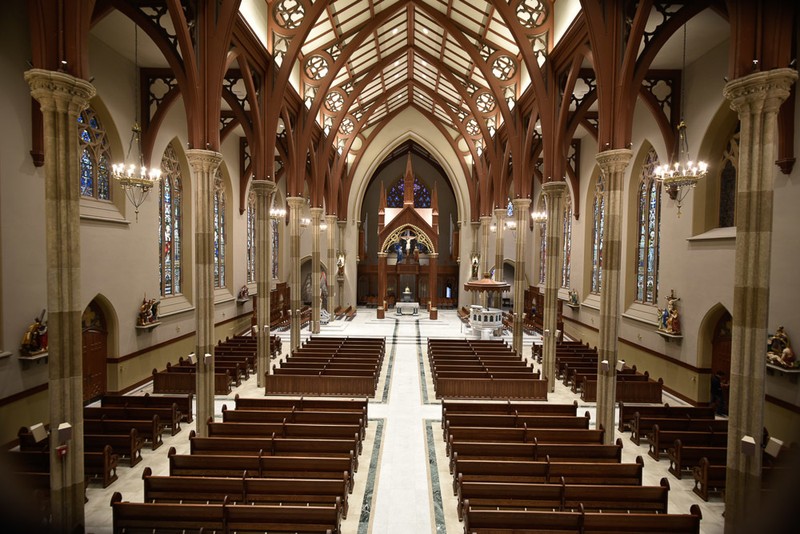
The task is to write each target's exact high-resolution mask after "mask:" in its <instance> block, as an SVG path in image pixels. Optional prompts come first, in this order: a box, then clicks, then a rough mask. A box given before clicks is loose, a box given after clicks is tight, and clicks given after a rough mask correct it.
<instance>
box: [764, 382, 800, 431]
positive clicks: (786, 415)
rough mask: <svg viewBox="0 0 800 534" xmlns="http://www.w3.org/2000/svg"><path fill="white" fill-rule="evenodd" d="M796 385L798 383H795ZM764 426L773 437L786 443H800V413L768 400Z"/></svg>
mask: <svg viewBox="0 0 800 534" xmlns="http://www.w3.org/2000/svg"><path fill="white" fill-rule="evenodd" d="M795 386H796V384H795ZM764 427H765V428H766V429H767V430H768V431H769V435H770V436H772V437H773V438H776V439H779V440H781V441H783V443H784V444H785V445H787V446H788V445H789V444H790V443H800V414H798V413H797V412H796V411H791V410H787V409H786V408H784V407H783V406H779V405H777V404H774V403H772V402H769V401H767V402H766V403H764Z"/></svg>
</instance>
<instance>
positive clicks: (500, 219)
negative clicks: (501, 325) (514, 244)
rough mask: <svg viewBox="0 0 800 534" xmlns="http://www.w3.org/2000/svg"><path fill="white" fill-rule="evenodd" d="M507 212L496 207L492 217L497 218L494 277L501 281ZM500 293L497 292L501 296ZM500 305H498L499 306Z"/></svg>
mask: <svg viewBox="0 0 800 534" xmlns="http://www.w3.org/2000/svg"><path fill="white" fill-rule="evenodd" d="M506 215H507V212H506V208H502V209H501V208H497V209H495V210H494V217H495V219H497V232H495V233H496V234H497V235H496V239H495V245H494V279H495V281H499V282H502V281H503V256H504V254H503V252H504V250H503V234H504V233H505V222H504V221H505V218H506ZM502 296H503V295H502V293H501V294H498V297H499V298H502ZM499 307H500V306H498V308H499Z"/></svg>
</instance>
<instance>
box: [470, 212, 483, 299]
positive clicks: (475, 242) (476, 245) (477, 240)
mask: <svg viewBox="0 0 800 534" xmlns="http://www.w3.org/2000/svg"><path fill="white" fill-rule="evenodd" d="M469 224H470V226H471V227H472V256H473V257H475V256H477V257H478V273H477V276H476V278H480V277H481V276H483V273H482V271H481V260H480V257H481V223H480V222H479V221H470V223H469ZM470 262H472V258H470ZM470 270H472V263H470ZM470 278H472V273H470ZM469 294H470V304H477V302H476V301H477V300H478V295H477V292H475V291H470V293H469Z"/></svg>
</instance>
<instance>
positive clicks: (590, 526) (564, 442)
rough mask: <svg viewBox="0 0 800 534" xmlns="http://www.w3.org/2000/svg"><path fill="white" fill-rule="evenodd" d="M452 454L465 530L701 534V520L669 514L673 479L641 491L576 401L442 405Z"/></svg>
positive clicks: (636, 470)
mask: <svg viewBox="0 0 800 534" xmlns="http://www.w3.org/2000/svg"><path fill="white" fill-rule="evenodd" d="M442 427H443V432H444V434H445V448H446V450H447V453H448V454H449V456H450V471H451V473H452V474H453V492H454V494H455V496H456V499H457V510H458V515H459V519H461V520H463V522H464V532H465V533H473V532H478V533H481V532H511V531H514V532H517V531H519V532H523V531H525V532H528V531H547V532H556V531H557V532H562V531H565V532H566V531H579V532H582V531H592V532H620V531H626V532H670V533H682V532H686V533H695V534H697V533H699V531H700V526H699V525H700V519H701V513H700V509H699V507H698V506H697V505H693V506H692V507H691V510H690V512H689V513H688V514H670V513H669V510H668V503H669V498H668V497H669V488H670V486H669V482H668V481H667V479H666V478H664V479H662V480H661V481H660V484H659V485H658V486H643V485H642V469H643V466H644V462H643V460H642V458H641V457H638V458H637V459H636V461H635V462H633V463H622V462H621V458H622V441H621V440H617V442H616V443H615V444H613V445H606V444H604V440H603V438H604V432H605V431H604V429H602V428H601V429H589V414H588V413H584V414H583V415H578V413H577V403H573V404H563V405H562V404H533V403H523V402H518V401H511V400H506V401H483V402H470V401H455V400H449V399H445V400H443V401H442Z"/></svg>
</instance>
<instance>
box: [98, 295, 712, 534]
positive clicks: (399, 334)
mask: <svg viewBox="0 0 800 534" xmlns="http://www.w3.org/2000/svg"><path fill="white" fill-rule="evenodd" d="M279 335H281V336H282V337H283V338H284V339H285V340H287V341H285V342H284V354H285V353H286V348H287V346H288V337H289V336H288V332H283V333H279ZM302 335H303V338H304V339H305V338H306V337H307V336H308V332H307V331H303V334H302ZM321 335H323V336H324V335H332V336H341V335H349V336H370V337H372V336H384V337H386V340H387V345H386V350H387V357H386V358H385V360H384V361H385V364H384V369H383V372H382V374H381V380H380V382H379V385H378V390H377V393H376V395H375V398H374V399H372V400H371V401H370V404H369V427H368V432H367V437H366V440H365V442H364V450H363V452H362V454H361V457H360V458H359V462H360V468H359V470H358V472H357V473H356V474H355V490H354V492H353V494H352V495H350V497H349V499H350V513H349V514H348V517H347V519H346V520H344V521H343V522H342V532H343V534H356V533H357V534H368V533H376V534H377V533H380V534H384V533H385V534H409V533H426V532H436V533H447V534H456V533H460V532H463V524H462V523H460V522H459V521H458V518H457V515H456V500H455V497H453V493H452V475H450V473H449V472H448V468H447V458H446V455H445V451H444V442H443V440H442V435H441V426H440V422H441V405H440V403H439V402H438V401H437V400H436V399H435V398H434V394H433V384H432V382H431V379H430V376H431V374H430V371H429V369H428V364H427V357H426V355H425V352H424V347H425V344H426V341H427V338H429V337H439V338H449V337H465V336H468V335H469V332H468V331H467V330H466V328H465V327H463V326H462V325H461V322H460V321H459V319H458V317H457V316H456V314H455V312H454V311H444V310H440V311H439V320H438V321H430V320H429V319H428V318H427V317H423V316H405V315H404V316H396V315H394V314H390V315H387V318H386V319H384V320H378V319H377V318H376V316H375V310H374V309H366V308H362V309H359V310H358V314H357V315H356V317H355V318H354V319H353V320H352V321H334V322H333V323H331V324H329V325H324V326H323V327H322V332H321ZM505 341H506V342H507V343H509V344H510V343H511V340H510V336H506V337H505ZM524 342H525V346H526V350H525V353H526V355H530V349H528V348H527V347H529V346H530V345H532V344H534V343H539V342H541V340H540V339H536V338H534V337H530V336H525V340H524ZM176 359H177V357H176ZM147 390H148V386H145V387H144V388H142V389H141V390H139V391H137V392H135V393H134V394H143V393H144V392H146V391H147ZM237 393H238V394H239V395H241V396H248V397H249V396H262V395H263V392H262V391H261V389H259V388H258V387H257V386H256V381H255V377H251V378H250V379H249V380H248V381H247V382H245V383H243V384H242V385H241V386H239V387H237V388H236V389H235V390H234V391H233V392H231V394H230V395H228V396H225V397H221V396H218V397H217V399H216V403H215V406H216V410H215V411H216V412H217V416H218V417H221V411H222V406H223V405H224V404H228V405H229V406H231V407H232V406H233V397H234V395H235V394H237ZM665 397H669V398H665V401H666V400H668V401H669V402H670V404H681V401H680V400H678V399H676V398H673V397H671V396H668V395H665ZM576 399H577V400H578V401H579V413H583V412H584V411H589V413H590V415H591V416H592V419H594V411H595V406H594V404H593V403H581V402H580V399H578V398H577V396H576V395H575V394H573V393H572V392H571V391H569V389H567V388H566V387H564V386H563V385H561V384H560V383H557V386H556V391H555V393H553V394H551V395H550V397H549V400H550V402H556V403H571V402H573V401H574V400H576ZM193 427H194V424H190V425H183V431H181V432H180V433H178V434H177V435H175V436H165V437H164V445H163V446H161V447H160V448H158V449H157V450H155V451H151V450H145V451H143V454H142V456H143V461H142V462H141V463H139V464H138V465H137V466H135V467H134V468H129V467H127V466H124V465H123V466H122V467H120V469H119V470H118V475H119V480H117V481H116V482H114V483H113V484H112V485H111V486H110V487H108V488H107V489H105V490H104V489H102V488H100V486H99V485H98V484H97V483H96V482H92V483H91V484H90V486H89V489H88V491H87V497H88V502H87V504H86V523H87V529H86V531H87V532H90V533H97V534H105V533H110V532H112V527H111V507H110V505H109V502H110V500H111V496H112V494H113V493H114V492H120V493H121V494H122V497H123V499H124V500H127V501H132V502H141V501H142V495H143V490H142V480H141V474H142V470H143V469H144V468H145V467H150V468H151V469H152V470H153V473H154V474H157V475H159V474H164V475H166V474H167V471H168V463H167V451H168V450H169V448H170V447H175V448H176V450H177V452H178V453H187V454H188V449H189V443H188V435H189V431H190V430H191V429H192V428H193ZM617 434H619V433H618V432H617ZM618 437H622V441H623V443H624V448H623V461H624V462H632V461H634V459H635V458H636V456H642V458H643V459H644V462H645V468H644V484H645V485H658V483H659V481H660V480H661V478H662V477H666V478H667V480H668V481H669V484H670V488H671V489H670V492H669V494H670V498H669V510H670V513H688V511H689V507H690V506H691V505H692V504H699V505H700V508H701V510H702V513H703V520H702V521H701V523H700V531H701V533H702V534H716V533H720V532H722V531H723V519H722V512H723V509H724V503H723V501H722V498H721V497H720V496H719V495H717V496H713V497H712V498H711V500H710V502H708V503H705V502H703V501H702V500H701V499H700V498H699V497H697V496H696V495H695V494H694V493H693V492H692V487H693V485H694V483H693V482H692V481H691V480H687V479H686V477H684V479H683V480H678V479H676V478H675V477H674V476H672V475H670V474H669V473H668V472H667V467H668V463H667V461H666V459H662V460H661V461H660V462H657V461H655V460H653V459H652V458H650V457H649V456H648V455H647V447H646V445H641V446H637V445H635V444H634V443H633V442H632V441H631V440H630V439H629V434H625V435H622V434H619V436H618Z"/></svg>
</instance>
